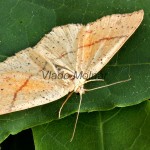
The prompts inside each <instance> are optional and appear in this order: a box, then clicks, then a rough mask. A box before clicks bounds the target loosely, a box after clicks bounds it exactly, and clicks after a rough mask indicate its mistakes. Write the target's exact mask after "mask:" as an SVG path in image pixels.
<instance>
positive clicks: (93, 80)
mask: <svg viewBox="0 0 150 150" xmlns="http://www.w3.org/2000/svg"><path fill="white" fill-rule="evenodd" d="M95 81H104V79H91V80H87V81H85V82H84V83H89V82H95Z"/></svg>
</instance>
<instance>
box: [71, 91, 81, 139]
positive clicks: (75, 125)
mask: <svg viewBox="0 0 150 150" xmlns="http://www.w3.org/2000/svg"><path fill="white" fill-rule="evenodd" d="M81 103H82V93H80V102H79V107H78V112H77V116H76V121H75V124H74V128H73V133H72V137H71V139H70V142H72V140H73V138H74V135H75V131H76V127H77V122H78V118H79V113H80V107H81Z"/></svg>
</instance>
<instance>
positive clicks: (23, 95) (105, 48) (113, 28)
mask: <svg viewBox="0 0 150 150" xmlns="http://www.w3.org/2000/svg"><path fill="white" fill-rule="evenodd" d="M143 15H144V12H143V10H140V11H137V12H133V13H130V14H122V15H121V14H116V15H111V16H106V17H103V18H102V19H99V20H97V21H96V22H93V23H89V24H87V25H86V26H84V25H80V24H68V25H65V26H59V27H55V28H53V30H52V31H51V32H50V33H48V34H46V35H45V36H44V37H43V38H42V39H41V40H40V42H39V43H37V45H36V46H34V47H33V48H27V49H25V50H22V51H20V52H19V53H17V54H16V55H15V56H12V57H10V58H8V59H7V60H5V61H4V62H2V63H0V115H1V114H6V113H10V112H14V111H19V110H23V109H28V108H31V107H35V106H39V105H43V104H46V103H49V102H52V101H56V100H58V99H60V98H61V97H63V96H65V95H66V94H68V93H69V92H71V91H73V90H74V87H75V86H76V85H75V83H74V78H69V79H66V80H64V79H63V78H62V79H51V78H44V77H43V72H44V73H47V72H48V71H49V72H51V73H55V74H56V75H58V74H59V73H69V75H70V76H74V73H75V72H78V73H80V72H81V71H83V72H84V73H89V72H92V73H97V72H98V71H100V70H101V69H102V68H103V67H104V66H105V65H106V63H107V62H108V61H109V60H110V59H111V58H112V57H113V56H114V54H115V53H116V52H117V51H118V50H119V49H120V47H121V46H122V45H123V44H124V43H125V41H126V40H127V39H128V38H129V37H130V36H131V35H132V34H133V33H134V31H135V30H136V29H137V27H138V26H139V25H140V23H141V21H142V19H143Z"/></svg>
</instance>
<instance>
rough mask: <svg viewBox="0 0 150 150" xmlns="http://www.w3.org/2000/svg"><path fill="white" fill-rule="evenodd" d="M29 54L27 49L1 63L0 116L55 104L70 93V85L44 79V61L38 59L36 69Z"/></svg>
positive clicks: (71, 87) (30, 50) (61, 81)
mask: <svg viewBox="0 0 150 150" xmlns="http://www.w3.org/2000/svg"><path fill="white" fill-rule="evenodd" d="M32 51H33V49H31V48H27V49H25V50H22V51H21V52H19V53H17V54H16V55H15V56H12V57H10V58H8V59H7V60H5V61H4V62H2V63H0V114H1V115H2V114H6V113H10V112H15V111H19V110H24V109H28V108H31V107H35V106H39V105H43V104H46V103H49V102H52V101H55V100H58V99H60V98H61V97H63V96H64V95H66V94H68V93H69V92H70V91H72V90H73V84H72V83H70V82H68V83H67V82H64V81H63V80H61V79H53V80H52V79H49V80H48V79H44V78H43V75H42V70H43V69H44V68H42V67H43V66H44V65H43V66H42V63H43V62H44V59H40V57H39V60H43V62H42V61H41V66H39V65H38V64H36V63H35V62H34V61H33V60H32V59H31V57H30V55H31V52H32ZM43 64H44V63H43Z"/></svg>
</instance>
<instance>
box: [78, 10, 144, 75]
mask: <svg viewBox="0 0 150 150" xmlns="http://www.w3.org/2000/svg"><path fill="white" fill-rule="evenodd" d="M143 16H144V11H143V10H139V11H135V12H133V13H128V14H113V15H110V16H105V17H102V18H101V19H99V20H97V21H95V22H93V23H89V24H87V25H86V26H85V27H84V28H82V29H81V30H80V33H79V35H78V50H77V70H78V72H80V71H83V72H84V73H87V74H89V73H90V72H91V73H92V74H96V73H97V72H99V71H100V70H101V69H102V68H103V67H104V66H105V65H106V64H107V63H108V61H109V60H110V59H111V58H112V57H113V56H114V55H115V53H116V52H117V51H118V50H119V49H120V48H121V47H122V45H123V44H124V43H125V42H126V41H127V40H128V38H129V37H130V36H131V35H132V34H133V33H134V31H135V30H136V29H137V28H138V26H139V25H140V24H141V22H142V20H143Z"/></svg>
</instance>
